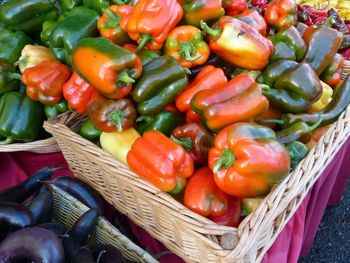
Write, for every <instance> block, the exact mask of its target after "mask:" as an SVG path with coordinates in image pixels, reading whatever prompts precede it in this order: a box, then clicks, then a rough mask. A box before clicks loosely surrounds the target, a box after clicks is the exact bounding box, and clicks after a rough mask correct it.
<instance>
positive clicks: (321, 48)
mask: <svg viewBox="0 0 350 263" xmlns="http://www.w3.org/2000/svg"><path fill="white" fill-rule="evenodd" d="M331 20H332V17H330V18H329V20H328V21H327V22H326V23H325V24H324V25H321V26H319V25H312V26H310V27H308V29H306V31H305V32H304V35H303V39H304V41H305V43H306V45H307V46H308V48H307V52H306V54H305V57H304V58H303V60H302V61H303V62H306V63H308V64H310V66H311V67H312V68H313V69H314V70H315V71H316V73H317V75H318V76H320V75H321V73H322V72H323V71H324V70H325V69H326V68H327V67H328V66H329V65H330V64H331V63H332V60H333V57H334V56H335V54H336V53H337V52H338V49H339V47H340V45H341V43H342V41H343V34H342V33H340V32H338V31H337V30H335V29H333V28H330V26H331V23H332V22H331Z"/></svg>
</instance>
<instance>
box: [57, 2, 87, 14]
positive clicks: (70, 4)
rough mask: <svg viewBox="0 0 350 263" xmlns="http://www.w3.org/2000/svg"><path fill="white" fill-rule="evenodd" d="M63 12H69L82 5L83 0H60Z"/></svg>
mask: <svg viewBox="0 0 350 263" xmlns="http://www.w3.org/2000/svg"><path fill="white" fill-rule="evenodd" d="M60 3H61V7H62V11H63V13H68V12H69V11H70V10H72V9H73V8H74V7H76V6H81V5H82V4H83V0H60Z"/></svg>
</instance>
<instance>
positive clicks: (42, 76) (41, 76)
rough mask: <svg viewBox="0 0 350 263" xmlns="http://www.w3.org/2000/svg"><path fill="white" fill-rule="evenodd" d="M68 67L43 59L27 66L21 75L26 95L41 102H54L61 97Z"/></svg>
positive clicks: (67, 76)
mask: <svg viewBox="0 0 350 263" xmlns="http://www.w3.org/2000/svg"><path fill="white" fill-rule="evenodd" d="M70 75H71V73H70V70H69V68H68V67H67V66H66V65H64V64H62V63H61V62H59V61H43V62H41V63H40V64H39V65H36V66H35V67H32V68H27V69H26V70H25V71H24V72H23V75H22V81H23V83H24V84H25V85H26V91H27V95H28V96H29V97H30V98H31V99H32V100H35V101H40V102H41V103H43V104H54V103H56V102H59V101H60V100H61V99H62V85H63V84H64V83H65V82H66V81H67V80H68V79H69V77H70Z"/></svg>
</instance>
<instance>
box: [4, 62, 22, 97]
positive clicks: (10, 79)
mask: <svg viewBox="0 0 350 263" xmlns="http://www.w3.org/2000/svg"><path fill="white" fill-rule="evenodd" d="M16 72H17V71H16V68H15V67H14V66H13V65H11V64H9V63H7V62H5V61H1V60H0V95H2V94H4V93H6V92H9V91H14V90H18V89H19V86H20V85H21V82H20V81H19V80H18V79H17V75H16ZM14 73H15V74H14Z"/></svg>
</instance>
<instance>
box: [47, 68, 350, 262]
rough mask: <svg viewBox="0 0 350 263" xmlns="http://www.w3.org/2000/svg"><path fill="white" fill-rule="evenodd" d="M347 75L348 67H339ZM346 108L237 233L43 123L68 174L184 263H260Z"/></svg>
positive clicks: (335, 144) (343, 123)
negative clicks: (87, 184)
mask: <svg viewBox="0 0 350 263" xmlns="http://www.w3.org/2000/svg"><path fill="white" fill-rule="evenodd" d="M344 71H345V72H348V73H347V74H349V71H348V68H344ZM349 120H350V106H348V107H347V109H346V110H345V112H343V113H342V114H341V115H340V117H339V119H338V120H337V121H336V122H335V123H333V124H332V126H331V128H330V129H329V130H328V131H327V132H326V134H325V135H324V136H322V138H321V139H320V140H319V142H318V143H317V145H316V146H315V147H314V148H313V149H311V151H310V152H309V154H308V155H307V157H306V158H304V159H303V160H302V161H301V162H300V163H299V165H298V166H297V167H296V168H295V169H294V171H293V172H291V173H290V174H289V175H288V176H287V177H286V178H285V179H284V180H283V181H282V182H280V183H279V184H277V185H275V187H273V189H272V191H271V192H270V193H269V194H268V195H267V196H266V198H265V199H264V200H263V202H262V203H261V204H260V205H259V207H258V208H257V209H255V210H254V211H253V212H252V213H251V214H250V215H248V216H247V217H246V218H245V219H244V220H243V221H242V222H241V223H240V225H239V226H238V228H233V227H225V226H219V225H217V224H215V223H214V222H212V221H210V220H209V219H207V218H204V217H202V216H200V215H198V214H196V213H194V212H192V211H190V210H189V209H187V208H186V207H184V206H183V205H182V204H181V203H179V202H177V201H176V200H175V199H174V198H173V197H172V196H171V195H169V194H168V193H166V192H163V191H161V190H159V189H158V188H156V187H155V186H153V185H152V184H150V183H149V182H147V181H146V180H144V179H142V178H140V177H139V176H138V175H137V174H135V173H133V172H132V171H131V170H130V169H129V168H128V167H127V166H126V165H125V164H123V163H121V162H119V161H118V160H116V159H115V158H114V157H113V156H112V155H110V154H109V153H107V152H106V151H104V150H103V149H101V148H99V147H97V146H96V145H95V144H93V143H92V142H90V141H88V140H86V139H84V138H82V137H81V136H80V135H78V134H76V133H75V132H73V131H72V130H70V129H69V127H67V125H64V123H62V122H60V123H58V122H53V121H50V122H45V123H44V128H45V129H46V130H47V131H48V132H50V133H52V134H53V136H54V137H55V138H56V140H57V143H58V144H59V146H60V148H61V150H62V153H63V154H64V157H65V159H66V160H67V162H68V164H69V167H70V169H71V170H72V171H73V172H74V174H75V175H76V176H78V177H79V178H80V179H82V180H83V181H85V182H87V183H89V184H90V185H91V186H92V187H93V188H95V189H96V190H97V191H98V192H100V193H101V195H102V196H103V197H104V199H105V200H107V201H108V202H109V203H111V204H112V205H114V206H115V207H116V208H117V209H118V210H119V211H121V212H122V213H124V214H126V215H127V216H128V217H129V218H130V219H131V220H132V221H134V222H135V223H136V224H138V225H140V226H141V227H143V228H144V229H145V230H146V231H147V232H148V233H150V234H151V235H152V236H153V237H155V238H156V239H158V240H159V241H161V242H162V243H164V245H165V246H167V247H168V248H169V249H170V250H172V251H173V252H174V253H176V254H177V255H179V256H180V257H182V258H183V259H184V260H185V261H186V262H201V263H202V262H212V263H217V262H230V263H233V262H260V261H261V259H262V257H263V256H264V254H265V252H266V251H267V250H268V249H269V248H270V247H271V245H272V244H273V243H274V241H275V239H276V238H277V236H278V234H279V233H280V232H281V231H282V230H283V228H284V226H285V225H286V224H287V222H288V221H289V219H290V218H291V217H292V216H293V215H294V213H295V211H296V210H297V208H298V207H299V206H300V204H301V202H302V201H303V199H304V197H305V196H306V195H307V193H308V192H309V190H310V189H311V187H312V186H313V185H314V183H315V182H316V180H317V179H318V178H319V177H320V176H321V174H322V172H323V171H324V169H325V168H326V167H327V165H328V164H329V163H330V162H331V161H332V159H333V157H334V156H335V155H336V153H337V152H338V151H339V150H340V148H341V147H342V145H343V144H344V143H345V142H346V140H347V139H348V138H349V137H350V123H349Z"/></svg>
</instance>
